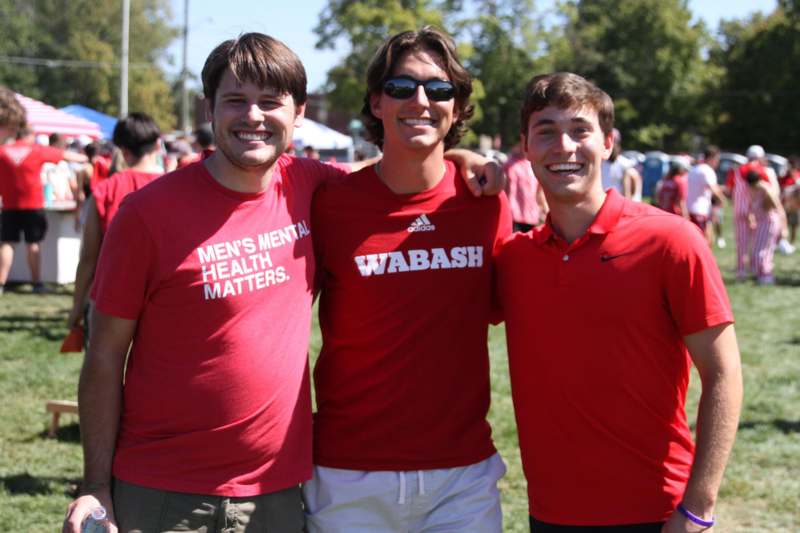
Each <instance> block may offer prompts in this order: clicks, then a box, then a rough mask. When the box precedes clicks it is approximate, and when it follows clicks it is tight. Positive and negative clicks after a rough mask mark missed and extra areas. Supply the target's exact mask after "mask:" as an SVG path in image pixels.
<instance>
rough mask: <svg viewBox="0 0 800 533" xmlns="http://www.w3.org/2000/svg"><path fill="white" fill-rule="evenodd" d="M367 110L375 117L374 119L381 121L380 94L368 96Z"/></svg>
mask: <svg viewBox="0 0 800 533" xmlns="http://www.w3.org/2000/svg"><path fill="white" fill-rule="evenodd" d="M369 110H370V111H372V114H373V115H375V118H377V119H382V118H383V117H381V94H380V93H372V94H370V95H369Z"/></svg>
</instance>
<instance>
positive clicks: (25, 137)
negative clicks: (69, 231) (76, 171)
mask: <svg viewBox="0 0 800 533" xmlns="http://www.w3.org/2000/svg"><path fill="white" fill-rule="evenodd" d="M23 120H24V118H23ZM23 124H24V123H23ZM16 137H17V141H16V142H14V143H11V144H6V145H0V197H2V200H3V208H2V209H3V210H2V213H0V293H2V292H3V286H4V285H5V282H6V280H8V274H9V272H10V271H11V264H12V263H13V261H14V245H15V244H16V243H18V242H19V241H20V236H24V238H25V245H26V248H27V252H28V253H27V259H28V266H29V267H30V271H31V282H32V283H33V291H34V292H44V290H45V287H44V285H43V284H42V282H41V262H42V256H41V248H40V246H39V243H40V242H41V241H42V240H43V239H44V237H45V234H46V233H47V217H46V215H45V211H44V190H43V188H42V178H41V173H42V165H44V164H45V163H48V162H49V163H58V162H59V161H61V160H62V159H63V160H66V161H74V162H77V163H81V162H85V161H86V156H84V155H83V154H77V153H74V152H65V151H64V150H61V149H59V148H53V147H50V146H41V145H38V144H36V142H35V137H34V134H33V131H31V130H30V129H28V128H27V127H26V126H24V125H23V126H21V127H20V129H19V130H18V131H17V132H16Z"/></svg>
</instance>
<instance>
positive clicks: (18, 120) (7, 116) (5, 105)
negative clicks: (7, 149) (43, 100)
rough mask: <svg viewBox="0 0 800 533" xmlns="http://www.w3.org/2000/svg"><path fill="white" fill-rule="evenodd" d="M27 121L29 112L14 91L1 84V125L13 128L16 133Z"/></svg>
mask: <svg viewBox="0 0 800 533" xmlns="http://www.w3.org/2000/svg"><path fill="white" fill-rule="evenodd" d="M26 123H27V113H26V112H25V108H24V107H23V106H22V104H21V103H20V102H19V100H17V96H16V95H15V94H14V91H12V90H11V89H7V88H6V87H3V86H1V85H0V127H3V128H9V129H12V130H14V134H15V133H16V132H17V130H19V129H20V128H22V127H24V126H25V124H26ZM0 140H2V139H0Z"/></svg>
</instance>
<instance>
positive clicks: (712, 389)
mask: <svg viewBox="0 0 800 533" xmlns="http://www.w3.org/2000/svg"><path fill="white" fill-rule="evenodd" d="M613 121H614V107H613V103H612V101H611V99H610V98H609V96H608V95H607V94H606V93H605V92H603V91H601V90H600V89H598V88H597V87H596V86H594V85H593V84H591V83H590V82H588V81H586V80H585V79H583V78H581V77H580V76H577V75H575V74H570V73H557V74H548V75H543V76H537V77H535V78H533V79H532V80H531V81H530V83H529V84H528V87H527V89H526V93H525V96H524V103H523V107H522V111H521V133H522V138H523V141H524V144H525V150H526V154H527V157H528V159H529V160H530V161H531V164H532V165H533V171H534V173H535V174H536V176H537V178H538V179H539V183H540V184H541V186H542V187H543V189H544V192H545V196H546V197H547V203H548V206H549V207H550V216H549V218H548V220H547V222H546V224H545V225H544V226H542V227H541V228H538V229H535V230H533V231H532V232H530V233H525V234H519V233H518V234H514V235H513V236H512V237H510V238H509V239H507V240H506V241H505V242H504V243H503V245H502V249H501V250H500V252H499V255H498V259H497V278H498V291H499V298H500V301H501V303H502V307H503V311H504V317H505V320H506V334H507V341H508V353H509V365H510V373H511V384H512V395H513V400H514V407H515V413H516V419H517V426H518V429H519V442H520V449H521V456H522V463H523V468H524V470H525V475H526V478H527V480H528V494H529V499H530V514H531V527H532V530H533V531H534V532H536V533H540V532H549V531H597V530H598V529H596V528H597V527H598V526H604V527H609V526H610V528H611V529H609V530H613V531H620V532H623V531H631V532H633V531H636V532H652V533H661V532H662V531H668V532H676V531H681V532H685V531H701V530H704V529H707V528H708V527H710V525H711V524H713V515H714V512H713V511H714V504H715V501H716V498H717V491H718V488H719V485H720V482H721V480H722V474H723V471H724V468H725V464H726V462H727V459H728V455H729V453H730V450H731V447H732V445H733V440H734V436H735V434H736V427H737V422H738V418H739V410H740V404H741V396H742V377H741V369H740V362H739V351H738V347H737V343H736V336H735V333H734V329H733V315H732V313H731V309H730V304H729V302H728V298H727V295H726V292H725V287H724V285H723V283H722V280H721V276H720V274H719V270H718V268H717V266H716V263H715V261H714V257H713V256H712V254H711V252H710V249H709V247H708V245H707V244H706V242H705V240H704V239H703V236H702V234H701V233H700V232H699V231H698V229H697V227H696V226H694V225H693V224H692V223H691V222H689V221H688V220H685V219H682V218H680V217H676V216H673V215H670V214H667V213H664V212H663V211H661V210H659V209H656V208H654V207H652V206H648V205H643V204H638V203H634V202H631V201H629V200H627V199H624V198H623V197H622V196H621V195H620V194H619V193H617V192H616V191H608V192H604V191H603V188H602V185H601V171H600V168H601V165H602V161H603V160H604V159H605V158H607V157H608V155H609V153H610V152H611V148H612V144H613V137H612V128H613ZM533 300H538V301H540V302H544V305H535V306H531V305H530V302H531V301H533ZM692 362H693V363H694V365H695V367H696V368H697V370H698V373H699V375H700V379H701V381H702V395H701V398H700V405H699V410H698V415H697V444H696V448H695V444H694V443H693V442H692V435H691V431H690V430H689V425H688V423H687V420H686V412H685V398H686V388H687V384H688V381H689V369H690V365H691V363H692Z"/></svg>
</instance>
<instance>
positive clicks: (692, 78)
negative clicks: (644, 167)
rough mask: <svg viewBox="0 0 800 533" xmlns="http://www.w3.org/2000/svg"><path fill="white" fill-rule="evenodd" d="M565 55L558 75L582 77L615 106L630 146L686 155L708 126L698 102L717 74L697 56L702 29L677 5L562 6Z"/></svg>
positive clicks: (609, 2) (658, 0)
mask: <svg viewBox="0 0 800 533" xmlns="http://www.w3.org/2000/svg"><path fill="white" fill-rule="evenodd" d="M563 14H564V16H565V18H566V28H565V37H566V38H567V40H568V41H569V43H570V44H569V47H568V48H567V50H562V52H561V57H558V58H556V63H557V65H556V66H557V68H558V69H560V70H570V71H573V72H576V73H578V74H581V75H583V76H585V77H587V78H589V79H591V80H593V81H594V82H595V83H597V84H598V85H599V86H600V87H601V88H603V89H604V90H605V91H606V92H608V93H609V94H610V95H611V97H612V98H613V99H614V102H615V105H616V111H617V124H618V127H619V128H620V129H621V130H622V131H623V133H626V138H627V139H629V140H631V142H629V143H627V144H628V145H629V146H638V147H640V148H660V149H669V150H677V149H689V148H694V146H692V145H693V144H694V143H693V140H694V139H695V138H696V137H697V136H705V135H706V134H707V131H708V129H709V128H710V127H711V126H710V125H711V124H712V122H713V115H712V113H711V110H710V109H709V108H708V107H707V106H705V105H704V96H705V95H706V94H707V93H708V91H709V90H711V89H712V88H713V87H714V84H715V83H716V80H717V79H718V75H719V72H718V71H715V70H713V69H709V68H707V65H706V64H705V63H704V61H703V58H702V56H701V51H702V49H703V46H704V44H706V43H707V39H708V36H707V32H706V30H705V28H704V26H703V25H702V23H698V24H694V25H693V24H691V23H690V21H691V13H690V12H689V10H688V8H687V6H686V2H685V1H682V0H575V1H571V2H567V3H565V4H564V5H563Z"/></svg>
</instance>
